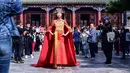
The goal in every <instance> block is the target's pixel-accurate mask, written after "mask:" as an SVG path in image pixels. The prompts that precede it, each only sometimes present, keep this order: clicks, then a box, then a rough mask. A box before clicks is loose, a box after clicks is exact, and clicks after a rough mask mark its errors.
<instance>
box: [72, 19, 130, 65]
mask: <svg viewBox="0 0 130 73" xmlns="http://www.w3.org/2000/svg"><path fill="white" fill-rule="evenodd" d="M112 25H113V24H112V23H111V22H110V20H109V18H104V20H103V21H100V25H99V26H97V27H95V24H93V23H91V24H90V26H87V27H86V26H83V27H82V28H81V29H80V30H79V29H78V28H76V27H75V28H74V32H73V38H74V44H75V48H76V54H77V55H79V54H80V51H81V54H82V55H84V57H85V58H89V57H90V58H92V59H95V57H96V53H98V50H102V51H103V52H104V55H105V57H106V62H105V64H111V63H112V54H113V51H114V52H115V54H116V55H117V56H119V55H121V59H126V56H129V55H130V43H129V42H130V32H129V29H126V28H125V27H124V26H123V27H122V28H121V29H118V28H117V27H115V28H114V27H113V26H112Z"/></svg>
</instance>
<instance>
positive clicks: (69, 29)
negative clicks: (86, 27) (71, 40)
mask: <svg viewBox="0 0 130 73" xmlns="http://www.w3.org/2000/svg"><path fill="white" fill-rule="evenodd" d="M64 23H65V24H64V25H65V27H67V29H68V31H67V33H65V35H68V34H69V32H72V30H71V28H70V26H68V23H67V22H66V20H64Z"/></svg>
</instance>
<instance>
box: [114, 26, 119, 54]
mask: <svg viewBox="0 0 130 73" xmlns="http://www.w3.org/2000/svg"><path fill="white" fill-rule="evenodd" d="M114 32H115V42H114V48H115V51H116V55H119V38H120V33H119V31H118V29H117V28H116V29H115V30H114Z"/></svg>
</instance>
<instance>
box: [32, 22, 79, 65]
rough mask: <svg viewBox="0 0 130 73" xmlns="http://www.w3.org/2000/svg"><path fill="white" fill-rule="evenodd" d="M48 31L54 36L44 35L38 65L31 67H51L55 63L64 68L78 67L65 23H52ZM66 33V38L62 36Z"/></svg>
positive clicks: (70, 32) (70, 34)
mask: <svg viewBox="0 0 130 73" xmlns="http://www.w3.org/2000/svg"><path fill="white" fill-rule="evenodd" d="M48 30H50V31H52V32H53V33H55V35H51V34H50V33H49V32H47V33H46V34H45V38H44V42H43V45H42V50H41V53H40V57H39V60H38V63H37V64H33V66H35V67H52V66H53V65H54V64H55V63H56V64H57V65H64V66H76V65H79V62H77V61H76V55H75V50H74V42H73V38H72V31H71V28H70V27H69V26H68V25H67V23H66V21H64V20H61V21H53V23H52V25H51V26H50V27H49V29H48ZM68 31H69V34H68V35H67V36H62V34H63V33H67V32H68Z"/></svg>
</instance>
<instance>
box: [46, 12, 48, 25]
mask: <svg viewBox="0 0 130 73" xmlns="http://www.w3.org/2000/svg"><path fill="white" fill-rule="evenodd" d="M46 25H47V27H48V26H49V11H47V12H46Z"/></svg>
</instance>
